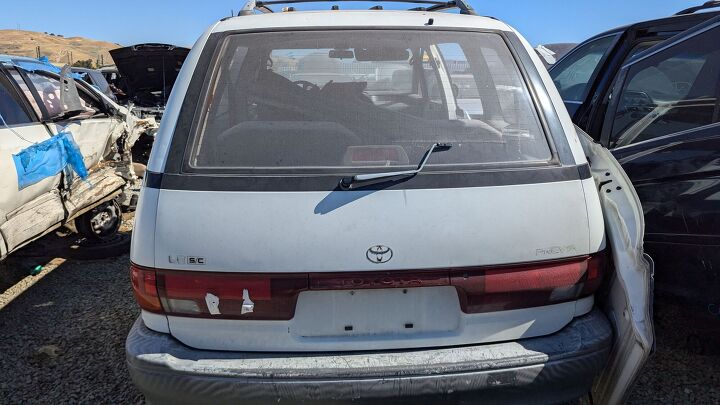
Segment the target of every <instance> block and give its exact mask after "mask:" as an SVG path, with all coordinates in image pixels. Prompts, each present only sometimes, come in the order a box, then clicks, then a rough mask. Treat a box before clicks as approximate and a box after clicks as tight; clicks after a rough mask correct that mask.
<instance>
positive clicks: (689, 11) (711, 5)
mask: <svg viewBox="0 0 720 405" xmlns="http://www.w3.org/2000/svg"><path fill="white" fill-rule="evenodd" d="M715 7H720V1H707V2H705V3H703V4H702V5H700V6H695V7H690V8H686V9H685V10H682V11H680V12H678V13H676V14H675V15H686V14H693V13H695V12H696V11H700V10H707V9H709V8H715Z"/></svg>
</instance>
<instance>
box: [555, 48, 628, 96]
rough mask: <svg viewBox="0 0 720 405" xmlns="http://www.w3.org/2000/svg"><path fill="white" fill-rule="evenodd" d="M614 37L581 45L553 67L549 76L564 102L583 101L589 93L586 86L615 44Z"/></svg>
mask: <svg viewBox="0 0 720 405" xmlns="http://www.w3.org/2000/svg"><path fill="white" fill-rule="evenodd" d="M616 37H617V36H616V35H611V36H607V37H602V38H598V39H596V40H594V41H592V42H589V43H587V44H585V45H582V46H581V47H579V48H578V49H576V50H575V51H572V52H571V53H570V54H569V55H568V56H566V57H565V58H563V59H562V60H561V61H560V62H558V63H557V64H556V65H555V66H553V68H552V69H551V70H550V76H552V79H553V81H554V82H555V86H556V87H557V88H558V91H559V92H560V96H561V97H562V99H563V100H564V101H578V102H582V101H584V100H585V97H587V94H588V91H590V89H589V86H588V84H589V83H591V81H592V79H593V77H594V76H595V74H596V72H597V71H598V69H599V67H600V66H601V63H600V62H601V61H602V60H603V59H604V58H605V55H607V53H608V51H609V50H610V47H611V46H612V45H613V43H615V39H616Z"/></svg>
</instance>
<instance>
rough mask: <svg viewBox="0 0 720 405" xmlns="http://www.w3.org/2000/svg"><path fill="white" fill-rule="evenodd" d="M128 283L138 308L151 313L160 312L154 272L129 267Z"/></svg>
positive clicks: (132, 266) (160, 307)
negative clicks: (130, 283)
mask: <svg viewBox="0 0 720 405" xmlns="http://www.w3.org/2000/svg"><path fill="white" fill-rule="evenodd" d="M130 281H132V286H133V293H134V294H135V300H137V302H138V304H139V305H140V308H142V309H144V310H146V311H151V312H162V306H161V305H160V297H158V291H157V279H156V276H155V270H150V269H144V268H142V267H138V266H135V265H131V266H130Z"/></svg>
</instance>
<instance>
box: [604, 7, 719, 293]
mask: <svg viewBox="0 0 720 405" xmlns="http://www.w3.org/2000/svg"><path fill="white" fill-rule="evenodd" d="M719 96H720V17H716V18H714V19H712V20H709V21H708V22H706V23H705V24H702V25H699V26H697V27H695V28H693V29H690V30H688V31H686V32H684V33H682V34H680V35H678V36H676V37H673V38H671V39H670V40H668V41H666V42H663V43H661V44H658V45H656V46H654V47H652V48H650V49H648V50H647V51H646V52H643V53H641V54H638V55H637V56H636V57H635V58H634V59H633V60H631V61H630V62H629V63H628V64H626V65H625V66H624V67H623V68H622V70H621V71H620V73H619V75H618V77H617V80H616V82H615V85H614V88H613V91H612V94H611V96H610V97H611V98H610V104H609V107H608V110H607V114H606V115H605V121H604V123H603V126H602V143H603V144H605V145H608V147H609V148H610V149H611V150H612V152H613V154H614V155H615V156H616V158H617V159H618V160H619V161H620V163H621V164H622V165H623V168H624V169H625V171H626V172H627V174H628V176H629V177H630V178H631V180H632V182H633V184H634V185H635V188H636V190H637V193H638V195H639V197H640V199H641V201H642V204H643V210H644V214H645V219H646V223H647V228H646V236H645V243H646V250H647V251H648V253H650V255H651V256H652V257H653V258H654V259H655V262H656V263H658V265H659V266H662V267H668V268H669V269H672V271H664V272H661V273H660V277H659V278H658V280H657V282H658V286H659V287H661V288H662V287H663V286H664V287H670V288H672V289H673V292H674V293H676V294H679V295H686V296H688V297H689V298H694V299H698V298H699V299H700V300H703V301H705V302H708V303H709V302H717V299H718V298H720V296H718V291H720V288H718V287H719V286H720V282H718V280H719V279H720V277H718V274H717V273H718V270H717V269H718V268H720V267H718V265H717V264H718V263H720V254H718V249H717V248H718V247H719V246H720V208H718V203H717V202H718V199H720V161H719V160H718V150H720V124H719V122H718V121H719V115H720V101H719V100H720V97H719ZM680 269H682V270H680ZM693 285H694V286H700V285H703V286H707V287H708V288H703V289H698V288H694V289H693V288H691V286H693ZM712 287H714V288H712ZM701 290H702V291H701ZM698 294H699V296H698Z"/></svg>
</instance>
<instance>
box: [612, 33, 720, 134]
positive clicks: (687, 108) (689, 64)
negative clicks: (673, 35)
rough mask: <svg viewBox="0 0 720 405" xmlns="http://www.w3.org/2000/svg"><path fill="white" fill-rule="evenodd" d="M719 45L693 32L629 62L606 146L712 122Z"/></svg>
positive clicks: (716, 102)
mask: <svg viewBox="0 0 720 405" xmlns="http://www.w3.org/2000/svg"><path fill="white" fill-rule="evenodd" d="M718 71H720V44H719V43H718V42H717V41H708V39H707V38H705V37H704V36H702V35H700V36H696V37H694V38H691V39H689V40H687V41H685V42H683V43H680V44H678V45H676V46H673V47H671V48H669V49H666V50H664V51H662V52H660V53H657V54H655V55H652V56H650V57H648V58H646V59H643V60H640V61H638V62H637V63H635V64H634V65H633V66H632V67H630V69H629V71H628V74H627V78H626V79H625V84H624V86H623V88H622V91H621V92H620V94H619V98H618V106H617V109H616V111H615V113H614V116H613V122H612V132H611V137H610V139H611V146H624V145H628V144H631V143H636V142H641V141H645V140H648V139H653V138H656V137H659V136H664V135H669V134H672V133H676V132H680V131H684V130H687V129H691V128H694V127H699V126H703V125H708V124H711V123H713V122H717V119H718V117H717V107H718V99H717V94H718V78H719V77H720V76H719V75H718Z"/></svg>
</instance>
